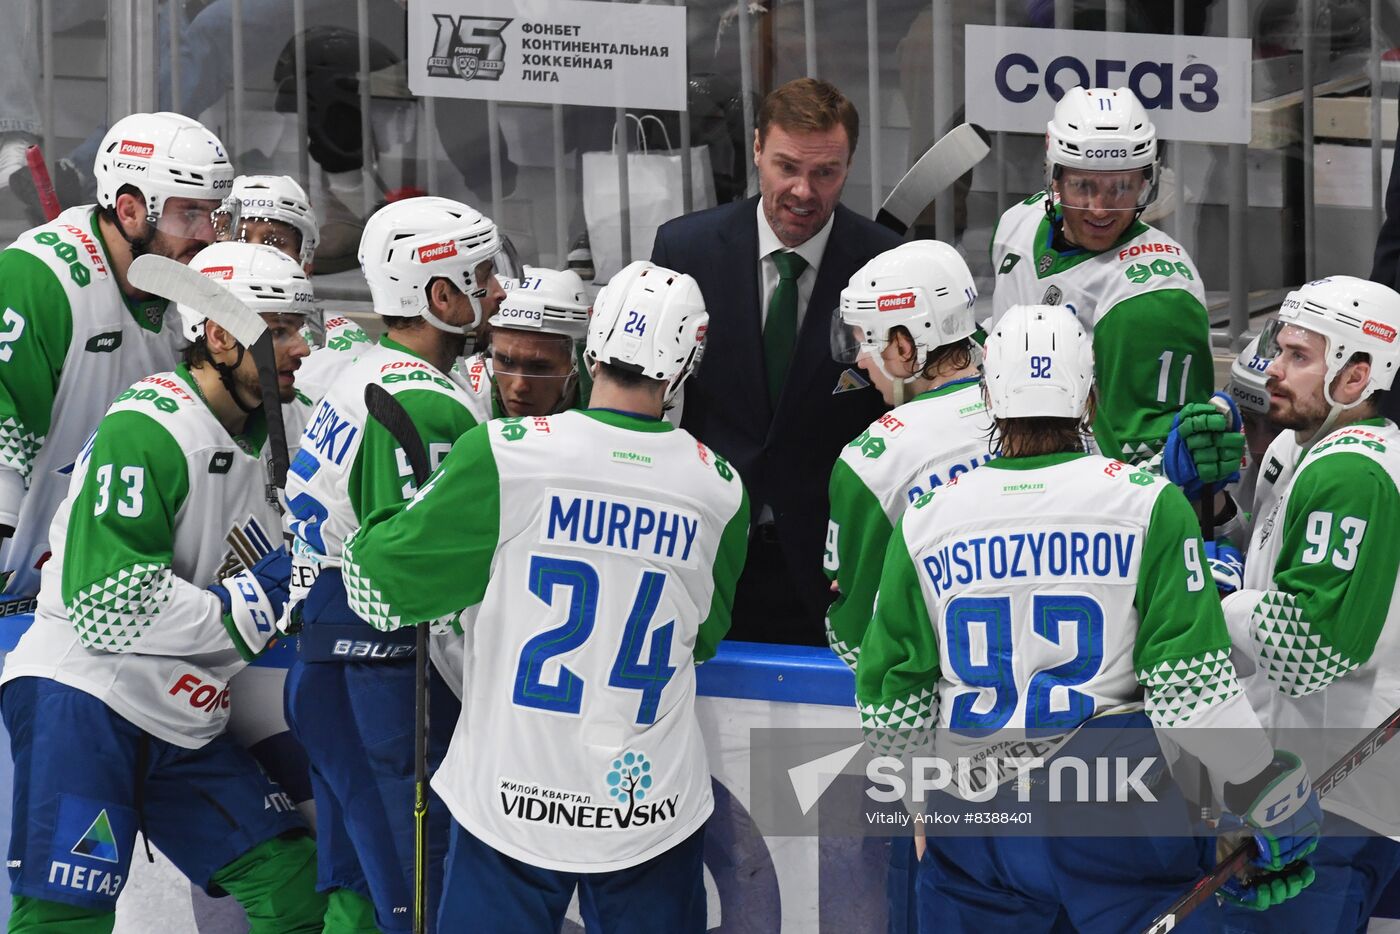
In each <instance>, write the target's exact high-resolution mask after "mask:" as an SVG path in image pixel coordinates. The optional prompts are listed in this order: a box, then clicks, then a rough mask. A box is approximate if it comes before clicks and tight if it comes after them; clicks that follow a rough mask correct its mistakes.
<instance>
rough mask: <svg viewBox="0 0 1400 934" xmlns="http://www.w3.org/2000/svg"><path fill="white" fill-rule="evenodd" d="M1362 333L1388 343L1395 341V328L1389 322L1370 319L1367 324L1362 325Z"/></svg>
mask: <svg viewBox="0 0 1400 934" xmlns="http://www.w3.org/2000/svg"><path fill="white" fill-rule="evenodd" d="M1361 333H1362V334H1369V335H1370V336H1371V337H1377V338H1380V339H1381V340H1383V341H1385V342H1386V343H1387V344H1393V343H1395V328H1393V327H1391V326H1390V325H1388V324H1381V323H1380V322H1379V321H1370V320H1368V321H1367V322H1366V323H1365V324H1363V325H1361Z"/></svg>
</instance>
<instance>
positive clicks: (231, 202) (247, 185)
mask: <svg viewBox="0 0 1400 934" xmlns="http://www.w3.org/2000/svg"><path fill="white" fill-rule="evenodd" d="M247 220H267V221H278V222H279V223H283V224H288V225H290V226H291V227H293V228H295V229H296V232H297V233H298V234H300V235H301V243H300V245H299V246H297V247H294V249H295V251H296V252H297V253H298V254H299V256H300V259H301V263H302V265H303V266H304V265H306V264H307V263H310V262H311V257H312V256H313V255H314V254H315V252H316V243H317V241H318V240H319V238H320V231H319V228H318V225H317V219H316V212H315V210H313V209H312V207H311V201H310V200H309V199H308V198H307V197H306V192H305V191H304V190H302V187H301V186H300V185H298V184H297V181H296V179H294V178H292V177H291V176H290V175H240V176H238V177H237V178H235V179H234V180H233V191H232V192H231V193H230V194H229V196H228V197H227V198H225V199H224V203H223V204H222V205H221V206H220V208H219V210H217V211H215V212H214V224H215V228H216V230H219V231H221V234H220V235H221V236H227V237H228V238H229V239H234V240H237V239H241V238H242V237H241V232H240V227H241V225H242V223H243V222H244V221H247Z"/></svg>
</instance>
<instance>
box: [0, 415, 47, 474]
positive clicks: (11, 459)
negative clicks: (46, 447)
mask: <svg viewBox="0 0 1400 934" xmlns="http://www.w3.org/2000/svg"><path fill="white" fill-rule="evenodd" d="M43 443H44V439H43V438H39V437H36V436H35V435H34V434H33V433H32V432H29V431H27V430H26V429H25V427H24V425H23V424H22V423H21V422H20V421H19V419H17V418H15V417H14V416H11V415H7V416H5V417H4V418H0V466H3V467H8V468H10V469H11V470H13V471H15V472H16V473H18V474H19V475H20V478H21V479H23V480H26V481H27V480H28V479H29V470H30V468H31V467H32V466H33V464H34V458H35V457H37V456H38V454H39V448H40V446H41V445H43Z"/></svg>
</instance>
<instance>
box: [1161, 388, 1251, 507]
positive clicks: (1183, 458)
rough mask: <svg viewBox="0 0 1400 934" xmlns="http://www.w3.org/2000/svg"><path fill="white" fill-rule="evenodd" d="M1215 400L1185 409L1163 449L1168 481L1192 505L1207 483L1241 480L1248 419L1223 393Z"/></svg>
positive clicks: (1219, 393) (1164, 467)
mask: <svg viewBox="0 0 1400 934" xmlns="http://www.w3.org/2000/svg"><path fill="white" fill-rule="evenodd" d="M1211 400H1212V401H1211V402H1191V403H1188V404H1187V405H1184V406H1182V407H1181V410H1180V411H1179V412H1177V413H1176V418H1174V419H1173V420H1172V430H1171V432H1170V433H1169V434H1168V435H1167V443H1166V447H1164V448H1163V449H1162V469H1163V471H1165V473H1166V475H1167V479H1168V480H1170V481H1171V482H1172V483H1175V484H1176V485H1177V486H1179V487H1181V489H1182V491H1183V492H1184V493H1185V494H1186V498H1187V499H1189V500H1191V501H1192V502H1196V501H1197V500H1199V499H1200V498H1201V488H1202V486H1203V485H1204V484H1207V483H1232V482H1234V481H1236V480H1238V479H1239V478H1240V459H1241V458H1243V457H1244V434H1243V427H1244V420H1243V419H1241V418H1240V410H1239V408H1238V407H1237V406H1236V405H1235V400H1234V399H1231V398H1230V397H1229V396H1228V395H1226V394H1225V393H1223V392H1217V393H1216V394H1215V395H1214V396H1212V397H1211ZM1217 400H1218V401H1217Z"/></svg>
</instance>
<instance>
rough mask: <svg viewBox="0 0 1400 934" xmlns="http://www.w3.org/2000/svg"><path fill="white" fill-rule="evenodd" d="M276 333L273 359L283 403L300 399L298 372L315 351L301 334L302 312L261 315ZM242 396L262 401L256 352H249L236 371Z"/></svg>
mask: <svg viewBox="0 0 1400 934" xmlns="http://www.w3.org/2000/svg"><path fill="white" fill-rule="evenodd" d="M261 317H262V319H263V321H264V322H266V324H267V329H268V331H269V332H270V333H271V334H272V359H273V361H274V363H275V365H276V367H277V396H278V398H279V399H281V400H282V402H284V403H286V402H291V401H292V400H293V399H295V398H296V395H297V391H296V371H297V368H298V367H300V366H301V360H302V358H303V357H305V356H306V355H307V354H309V353H310V352H311V348H310V346H309V345H308V344H307V343H306V339H305V338H303V337H302V336H301V325H302V318H301V316H300V315H274V314H266V315H262V316H261ZM234 374H235V381H236V382H237V384H238V392H239V395H241V396H242V397H243V401H244V402H245V403H247V404H257V403H260V402H261V401H262V386H261V384H260V383H259V382H258V367H257V364H255V363H254V362H253V355H252V354H249V353H245V354H244V355H243V360H242V362H240V363H239V364H238V369H237V370H235V371H234Z"/></svg>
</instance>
